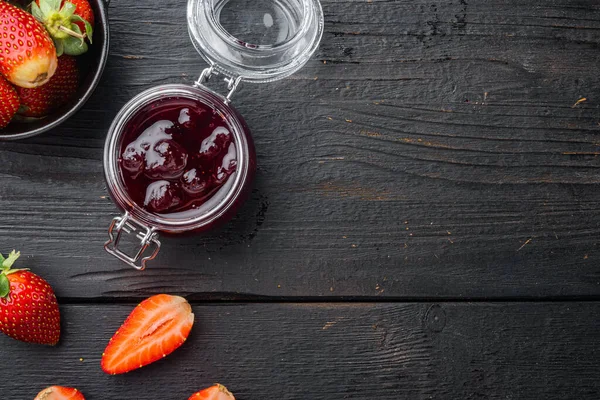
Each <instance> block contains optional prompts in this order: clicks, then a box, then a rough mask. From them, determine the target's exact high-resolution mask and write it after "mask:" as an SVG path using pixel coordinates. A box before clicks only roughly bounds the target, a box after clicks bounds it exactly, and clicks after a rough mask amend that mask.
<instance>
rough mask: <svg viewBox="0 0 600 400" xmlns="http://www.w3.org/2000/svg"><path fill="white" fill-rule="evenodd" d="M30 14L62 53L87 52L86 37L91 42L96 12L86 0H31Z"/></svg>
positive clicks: (78, 53) (58, 51) (73, 54)
mask: <svg viewBox="0 0 600 400" xmlns="http://www.w3.org/2000/svg"><path fill="white" fill-rule="evenodd" d="M31 13H32V14H33V16H34V17H35V18H36V19H37V20H38V21H40V22H41V23H42V24H44V26H45V27H46V29H47V30H48V33H50V36H51V37H52V39H54V44H55V45H56V52H57V54H58V55H59V56H60V55H62V54H63V52H64V53H65V54H69V55H72V56H77V55H80V54H83V53H85V52H86V51H87V49H88V47H87V44H86V43H85V42H84V38H86V37H87V39H88V41H89V42H90V43H92V36H93V34H94V27H93V24H94V12H93V11H92V7H91V6H90V3H88V1H87V0H62V1H61V0H36V1H35V2H33V3H31Z"/></svg>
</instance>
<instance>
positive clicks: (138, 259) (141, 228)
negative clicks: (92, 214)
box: [104, 212, 160, 271]
mask: <svg viewBox="0 0 600 400" xmlns="http://www.w3.org/2000/svg"><path fill="white" fill-rule="evenodd" d="M123 231H125V233H127V234H132V233H133V234H134V235H135V237H136V238H137V239H139V240H140V247H139V249H138V252H137V254H136V255H135V256H133V257H132V256H130V255H128V254H125V253H124V252H123V251H122V250H121V249H119V242H120V240H121V234H122V233H123ZM108 237H109V239H108V241H107V242H106V243H104V249H105V250H106V251H107V252H109V253H110V254H112V255H113V256H115V257H117V258H118V259H119V260H121V261H123V262H124V263H126V264H128V265H130V266H132V267H133V268H135V269H137V270H140V271H142V270H144V269H146V263H147V262H148V261H150V260H153V259H154V258H155V257H156V255H157V254H158V251H159V250H160V241H159V240H158V239H157V238H156V237H157V233H156V230H155V228H150V227H147V226H145V225H142V224H140V223H139V222H137V221H135V220H134V219H132V218H131V216H130V215H129V213H128V212H126V213H125V214H123V216H122V217H115V218H114V219H113V220H112V223H111V224H110V227H109V228H108ZM150 246H152V247H153V250H152V251H151V252H150V253H149V255H147V256H145V257H143V255H144V254H145V253H146V250H147V249H148V248H149V247H150Z"/></svg>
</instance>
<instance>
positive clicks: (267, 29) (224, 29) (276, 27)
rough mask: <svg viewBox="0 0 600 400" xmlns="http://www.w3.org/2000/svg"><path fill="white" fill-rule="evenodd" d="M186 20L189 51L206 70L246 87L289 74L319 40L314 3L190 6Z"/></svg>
mask: <svg viewBox="0 0 600 400" xmlns="http://www.w3.org/2000/svg"><path fill="white" fill-rule="evenodd" d="M187 20H188V29H189V33H190V37H191V39H192V42H193V44H194V46H195V47H196V49H197V50H198V52H199V53H200V54H201V55H202V57H203V58H204V59H205V60H206V61H207V62H208V63H209V64H210V65H211V67H212V68H213V69H214V70H216V71H217V72H219V73H221V74H223V75H225V76H227V77H229V78H232V79H241V80H242V81H249V82H269V81H274V80H277V79H282V78H285V77H287V76H289V75H291V74H293V73H294V72H296V71H297V70H299V69H300V68H302V66H304V64H306V62H307V61H308V60H309V59H310V57H311V56H312V55H313V53H314V52H315V51H316V49H317V48H318V45H319V42H320V40H321V37H322V35H323V11H322V9H321V3H320V2H319V0H189V1H188V10H187Z"/></svg>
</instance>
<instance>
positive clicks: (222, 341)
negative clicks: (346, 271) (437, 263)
mask: <svg viewBox="0 0 600 400" xmlns="http://www.w3.org/2000/svg"><path fill="white" fill-rule="evenodd" d="M133 306H134V304H124V305H68V306H64V307H62V310H61V311H62V313H63V316H64V318H65V319H68V323H67V324H66V326H65V333H64V337H63V341H62V344H61V345H60V346H59V347H58V348H57V349H52V348H39V347H37V348H32V347H31V346H28V345H26V344H20V343H16V342H13V341H11V340H10V339H8V338H4V337H1V338H0V346H2V357H0V368H1V369H2V370H3V371H11V373H10V383H9V385H10V386H9V388H10V391H9V393H10V396H9V397H8V398H10V399H19V400H21V399H33V397H34V396H35V394H36V393H37V390H39V389H41V388H42V387H44V386H45V385H50V384H57V383H59V384H77V385H78V387H79V389H80V390H81V391H82V392H83V393H84V394H85V395H86V398H87V399H89V400H104V399H110V400H123V399H144V400H145V399H148V400H150V399H159V398H160V399H165V400H167V399H174V400H175V399H184V400H185V399H187V398H188V397H189V396H190V395H191V394H192V393H193V392H195V391H196V390H198V389H199V388H202V387H205V386H210V385H211V384H212V383H213V382H214V381H216V380H218V381H220V382H221V383H223V384H225V385H227V386H229V387H230V388H231V389H232V390H235V393H236V395H237V398H239V400H251V399H256V400H261V399H273V400H297V399H364V400H371V399H385V400H400V399H407V400H416V399H432V398H435V399H550V398H556V399H573V400H581V399H596V398H598V378H600V373H599V372H598V358H599V357H600V349H598V334H597V328H598V325H597V322H598V313H600V307H598V305H597V304H592V305H590V304H589V303H570V304H568V305H566V304H556V303H511V304H501V303H478V304H470V303H441V304H425V303H418V304H417V303H411V304H406V303H395V304H390V303H377V304H374V303H353V304H329V303H312V304H306V303H293V304H289V303H288V304H280V303H273V304H230V305H223V304H221V305H215V304H205V305H202V306H195V307H194V313H195V315H196V324H195V326H194V329H193V331H192V333H191V335H190V338H189V340H188V342H186V343H185V344H184V346H183V347H182V348H181V349H179V350H178V351H177V352H176V353H173V354H172V355H171V356H169V357H167V358H166V359H164V360H161V361H160V362H157V363H156V364H153V365H151V366H149V367H147V368H145V369H143V370H138V371H136V372H132V373H130V374H128V375H122V376H107V375H104V374H103V373H102V371H101V369H100V366H99V360H100V355H101V354H102V351H103V349H104V346H105V344H106V342H107V341H108V339H109V338H110V336H111V335H112V333H113V331H114V330H115V329H117V328H118V324H119V320H121V319H124V318H125V317H126V316H127V314H128V313H129V312H130V310H131V308H132V307H133ZM436 317H437V319H436ZM32 357H36V361H35V362H32V359H31V358H32ZM3 384H4V385H6V384H7V381H4V383H3ZM3 398H6V397H3Z"/></svg>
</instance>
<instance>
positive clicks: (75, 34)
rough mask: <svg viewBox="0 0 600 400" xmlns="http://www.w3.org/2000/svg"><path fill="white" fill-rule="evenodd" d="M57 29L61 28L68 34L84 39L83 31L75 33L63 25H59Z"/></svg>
mask: <svg viewBox="0 0 600 400" xmlns="http://www.w3.org/2000/svg"><path fill="white" fill-rule="evenodd" d="M58 29H59V30H61V31H63V32H65V33H68V34H69V35H71V36H73V37H76V38H79V39H85V34H84V33H77V32H75V31H74V30H72V29H69V28H67V27H65V26H62V25H61V26H59V27H58Z"/></svg>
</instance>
